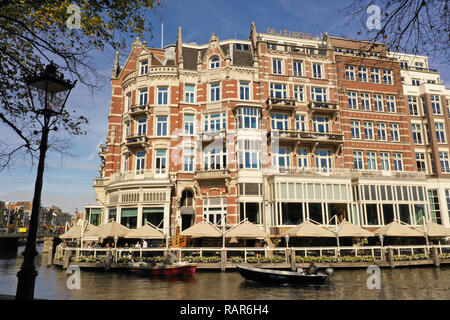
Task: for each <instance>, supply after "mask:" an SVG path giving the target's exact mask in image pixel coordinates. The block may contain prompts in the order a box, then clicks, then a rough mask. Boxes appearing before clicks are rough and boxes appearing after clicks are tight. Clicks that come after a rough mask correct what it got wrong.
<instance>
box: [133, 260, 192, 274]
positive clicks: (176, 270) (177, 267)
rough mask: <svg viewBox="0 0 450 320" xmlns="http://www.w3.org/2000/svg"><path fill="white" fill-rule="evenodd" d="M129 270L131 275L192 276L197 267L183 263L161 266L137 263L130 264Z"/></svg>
mask: <svg viewBox="0 0 450 320" xmlns="http://www.w3.org/2000/svg"><path fill="white" fill-rule="evenodd" d="M129 270H130V271H131V272H133V273H145V274H150V275H155V276H192V275H194V274H195V271H196V270H197V265H196V264H192V263H183V262H180V263H174V264H162V265H154V264H149V263H145V262H137V263H130V266H129Z"/></svg>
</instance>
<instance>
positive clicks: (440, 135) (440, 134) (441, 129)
mask: <svg viewBox="0 0 450 320" xmlns="http://www.w3.org/2000/svg"><path fill="white" fill-rule="evenodd" d="M434 128H435V131H436V141H437V143H439V144H446V143H447V137H446V136H445V123H443V122H435V124H434Z"/></svg>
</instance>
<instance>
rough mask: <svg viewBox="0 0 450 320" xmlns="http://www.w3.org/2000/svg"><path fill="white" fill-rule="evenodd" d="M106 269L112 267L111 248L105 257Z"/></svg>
mask: <svg viewBox="0 0 450 320" xmlns="http://www.w3.org/2000/svg"><path fill="white" fill-rule="evenodd" d="M105 258H106V259H105V270H109V269H110V268H111V258H112V255H111V249H109V250H108V251H106V257H105Z"/></svg>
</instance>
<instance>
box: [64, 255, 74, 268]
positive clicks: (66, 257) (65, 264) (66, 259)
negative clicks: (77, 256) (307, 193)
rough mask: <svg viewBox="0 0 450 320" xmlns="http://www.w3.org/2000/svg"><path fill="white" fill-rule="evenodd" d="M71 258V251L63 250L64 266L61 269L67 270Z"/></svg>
mask: <svg viewBox="0 0 450 320" xmlns="http://www.w3.org/2000/svg"><path fill="white" fill-rule="evenodd" d="M71 256H72V250H64V264H63V269H67V267H68V266H69V264H70V257H71Z"/></svg>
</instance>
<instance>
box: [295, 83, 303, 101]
mask: <svg viewBox="0 0 450 320" xmlns="http://www.w3.org/2000/svg"><path fill="white" fill-rule="evenodd" d="M294 99H295V100H297V101H298V102H304V101H305V87H304V86H297V85H294Z"/></svg>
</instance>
